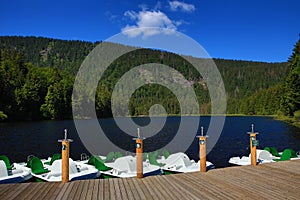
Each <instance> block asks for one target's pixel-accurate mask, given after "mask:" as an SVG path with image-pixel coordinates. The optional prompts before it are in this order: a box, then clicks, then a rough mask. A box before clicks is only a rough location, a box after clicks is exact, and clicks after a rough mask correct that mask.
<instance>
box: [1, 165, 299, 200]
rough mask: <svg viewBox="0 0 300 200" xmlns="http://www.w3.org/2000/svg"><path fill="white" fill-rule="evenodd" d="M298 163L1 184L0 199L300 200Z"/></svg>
mask: <svg viewBox="0 0 300 200" xmlns="http://www.w3.org/2000/svg"><path fill="white" fill-rule="evenodd" d="M299 168H300V160H298V161H286V162H280V163H271V164H263V165H258V166H255V167H254V166H243V167H230V168H225V169H215V170H211V171H208V172H206V173H200V172H196V173H185V174H175V175H167V176H152V177H146V178H143V179H136V178H128V179H106V180H104V179H102V180H100V179H97V180H83V181H73V182H70V183H65V184H62V183H22V184H3V185H0V197H1V200H2V199H249V198H251V199H299V196H300V185H299V182H300V173H299Z"/></svg>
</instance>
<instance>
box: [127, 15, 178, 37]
mask: <svg viewBox="0 0 300 200" xmlns="http://www.w3.org/2000/svg"><path fill="white" fill-rule="evenodd" d="M124 15H125V16H127V17H129V18H130V19H131V20H134V21H135V23H136V24H135V25H126V26H125V27H124V28H122V32H123V34H125V35H128V36H129V37H136V36H138V35H142V36H143V37H148V36H152V35H156V34H159V33H164V34H173V33H175V32H176V29H177V27H176V25H177V24H176V22H173V21H172V20H171V19H169V17H168V16H167V15H166V14H165V13H163V12H161V11H140V12H139V13H136V12H134V11H126V12H125V13H124ZM158 28H160V29H158Z"/></svg>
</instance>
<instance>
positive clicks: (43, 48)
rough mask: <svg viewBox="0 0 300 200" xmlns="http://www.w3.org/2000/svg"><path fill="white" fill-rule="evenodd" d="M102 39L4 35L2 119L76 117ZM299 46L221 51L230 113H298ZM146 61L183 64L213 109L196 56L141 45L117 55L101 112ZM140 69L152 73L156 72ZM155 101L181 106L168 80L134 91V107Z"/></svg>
mask: <svg viewBox="0 0 300 200" xmlns="http://www.w3.org/2000/svg"><path fill="white" fill-rule="evenodd" d="M99 43H101V42H95V43H91V42H84V41H65V40H56V39H49V38H36V37H0V48H1V51H0V80H1V82H0V119H6V120H39V119H68V118H72V104H71V103H72V92H73V84H74V80H75V76H76V73H77V71H78V69H79V67H80V65H81V63H82V61H83V60H84V58H85V57H86V56H87V55H88V53H89V52H90V51H91V50H92V49H93V48H94V47H95V46H97V45H98V44H99ZM299 49H300V48H299V41H298V42H297V44H296V45H295V48H294V51H293V54H292V56H291V57H290V59H289V60H288V62H286V63H265V62H252V61H238V60H224V59H214V62H215V63H216V65H217V67H218V69H219V71H220V73H221V76H222V78H223V81H224V85H225V89H226V95H227V113H228V114H247V115H251V114H259V115H270V114H285V115H294V112H295V111H297V110H300V108H299V99H300V98H299V94H300V92H299V88H300V87H299V86H300V85H299V74H300V73H299V72H300V70H299V68H300V67H299V55H300V53H299ZM198 60H199V62H201V59H198ZM146 63H160V64H164V65H167V66H170V67H172V68H174V69H175V70H177V71H179V72H180V73H181V74H182V75H183V76H184V78H185V79H186V81H185V82H182V84H190V85H191V87H192V88H193V90H194V91H195V93H196V96H197V99H198V102H199V104H200V105H199V106H200V112H201V113H202V114H209V113H210V97H209V91H208V89H207V86H206V83H205V79H204V78H203V77H202V76H201V74H199V73H198V72H197V70H195V69H194V68H193V66H192V65H191V64H190V63H189V62H187V61H186V60H184V59H182V58H181V57H180V56H178V55H176V54H173V53H169V52H163V51H159V50H151V49H139V50H136V51H133V52H130V53H128V54H125V55H123V56H121V57H120V58H118V59H116V60H115V61H114V62H113V63H112V64H111V65H110V66H109V67H108V69H107V70H106V71H105V73H104V75H103V77H102V79H101V80H100V81H99V84H98V88H97V92H96V96H95V99H96V100H95V108H96V112H97V116H98V117H110V116H112V112H111V95H112V92H113V89H114V87H115V84H116V83H117V82H118V80H119V79H120V78H121V77H122V76H123V75H124V74H125V73H126V72H127V71H129V70H130V69H133V68H134V67H135V66H138V65H141V64H146ZM139 73H140V74H141V75H144V76H145V77H147V73H149V72H147V71H145V70H144V71H139ZM148 79H149V80H150V79H151V77H149V76H148ZM145 81H147V80H145ZM173 81H175V80H173ZM87 90H88V88H87ZM154 104H161V105H163V106H164V108H165V109H166V111H167V113H168V114H180V112H181V110H180V105H179V102H178V100H177V98H176V96H175V95H174V94H173V93H172V92H170V91H169V90H168V88H166V87H163V86H161V85H158V84H151V81H150V82H149V84H146V85H144V86H142V87H140V88H138V89H137V90H136V91H135V92H134V93H133V95H132V97H131V98H130V102H129V114H130V115H132V116H137V115H148V112H149V108H150V107H151V106H152V105H154Z"/></svg>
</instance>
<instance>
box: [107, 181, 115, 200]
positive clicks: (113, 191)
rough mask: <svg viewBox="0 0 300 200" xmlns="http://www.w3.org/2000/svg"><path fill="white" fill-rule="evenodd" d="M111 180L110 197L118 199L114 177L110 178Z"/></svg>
mask: <svg viewBox="0 0 300 200" xmlns="http://www.w3.org/2000/svg"><path fill="white" fill-rule="evenodd" d="M108 182H109V198H110V199H116V191H115V186H114V183H113V178H110V179H108Z"/></svg>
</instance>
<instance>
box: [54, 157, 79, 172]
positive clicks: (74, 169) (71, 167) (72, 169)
mask: <svg viewBox="0 0 300 200" xmlns="http://www.w3.org/2000/svg"><path fill="white" fill-rule="evenodd" d="M61 168H62V160H61V159H58V160H55V161H54V162H53V163H52V165H51V167H50V171H51V172H53V173H54V172H56V173H62V169H61ZM77 172H78V171H77V167H76V163H75V162H74V161H73V160H72V159H71V158H69V173H70V174H75V173H77Z"/></svg>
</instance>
